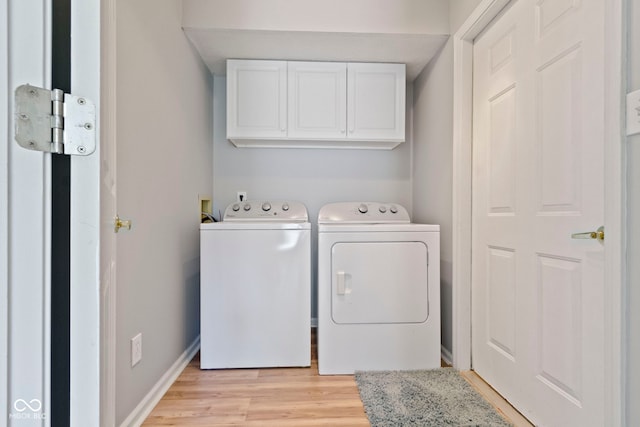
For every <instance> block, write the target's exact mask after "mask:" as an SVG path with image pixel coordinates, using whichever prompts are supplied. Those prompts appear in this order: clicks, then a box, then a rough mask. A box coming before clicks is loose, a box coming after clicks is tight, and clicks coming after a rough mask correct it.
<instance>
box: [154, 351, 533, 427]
mask: <svg viewBox="0 0 640 427" xmlns="http://www.w3.org/2000/svg"><path fill="white" fill-rule="evenodd" d="M314 343H315V339H314ZM317 360H318V359H317V352H316V347H315V345H312V361H311V367H310V368H284V369H280V368H272V369H230V370H200V359H199V355H196V357H194V359H193V360H192V361H191V363H189V365H188V366H187V368H186V369H185V370H184V371H183V372H182V374H181V375H180V376H179V377H178V379H177V380H176V382H175V383H174V384H173V385H172V386H171V388H170V389H169V390H168V391H167V393H166V394H165V395H164V397H163V398H162V400H161V401H160V402H159V403H158V405H156V407H155V408H154V410H153V411H152V412H151V414H150V415H149V417H148V418H147V420H146V421H145V422H144V424H143V426H167V425H173V426H211V427H215V426H278V427H280V426H282V427H286V426H296V427H297V426H300V427H303V426H368V425H369V422H368V420H367V416H366V415H365V413H364V408H363V406H362V402H361V401H360V396H359V394H358V388H357V386H356V382H355V379H354V377H353V375H331V376H320V375H318V363H317ZM462 374H463V377H464V378H465V379H466V380H467V381H469V382H470V383H471V384H472V385H473V386H474V387H475V388H476V390H478V391H479V392H480V393H481V394H482V395H483V396H484V397H485V399H487V400H488V401H489V402H490V403H491V404H492V405H493V406H494V407H496V409H497V410H498V412H500V413H501V414H502V415H503V416H504V417H505V418H506V419H507V420H509V421H511V422H512V423H513V424H514V425H516V426H518V427H519V426H531V424H529V423H528V422H527V421H526V419H524V418H523V417H522V415H520V414H519V413H518V412H517V411H515V410H514V409H513V408H512V407H511V406H510V405H509V404H508V403H507V402H506V401H505V400H504V399H502V398H501V397H500V396H499V395H498V394H497V393H496V392H495V391H493V389H491V388H490V387H489V386H487V385H486V383H484V382H483V381H482V379H481V378H480V377H478V376H477V375H475V374H474V373H473V372H470V371H469V372H464V373H462Z"/></svg>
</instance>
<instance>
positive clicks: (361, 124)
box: [347, 63, 406, 141]
mask: <svg viewBox="0 0 640 427" xmlns="http://www.w3.org/2000/svg"><path fill="white" fill-rule="evenodd" d="M405 74H406V71H405V66H404V64H360V63H350V64H348V69H347V76H348V81H347V90H348V94H347V123H348V138H350V139H357V140H370V139H388V140H394V141H404V136H405V134H404V126H405V125H404V118H405Z"/></svg>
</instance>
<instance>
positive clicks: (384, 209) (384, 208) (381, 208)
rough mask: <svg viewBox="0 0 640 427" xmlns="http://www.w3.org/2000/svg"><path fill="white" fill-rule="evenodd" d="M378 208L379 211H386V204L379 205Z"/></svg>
mask: <svg viewBox="0 0 640 427" xmlns="http://www.w3.org/2000/svg"><path fill="white" fill-rule="evenodd" d="M378 210H379V211H380V213H385V212H386V211H387V207H386V206H380V208H379V209H378Z"/></svg>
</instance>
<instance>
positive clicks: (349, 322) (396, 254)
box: [318, 202, 441, 375]
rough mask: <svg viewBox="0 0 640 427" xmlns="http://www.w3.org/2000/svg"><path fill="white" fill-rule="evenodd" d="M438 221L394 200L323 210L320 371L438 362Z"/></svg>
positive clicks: (320, 229)
mask: <svg viewBox="0 0 640 427" xmlns="http://www.w3.org/2000/svg"><path fill="white" fill-rule="evenodd" d="M440 348H441V347H440V226H439V225H427V224H412V223H411V222H410V217H409V214H408V212H407V210H406V209H405V208H404V207H402V206H400V205H398V204H393V203H374V202H366V203H359V202H354V203H331V204H328V205H325V206H323V207H322V208H321V209H320V212H319V214H318V370H319V372H320V374H321V375H326V374H352V373H354V371H356V370H358V371H360V370H410V369H434V368H438V367H440Z"/></svg>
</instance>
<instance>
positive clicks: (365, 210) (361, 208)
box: [358, 203, 369, 214]
mask: <svg viewBox="0 0 640 427" xmlns="http://www.w3.org/2000/svg"><path fill="white" fill-rule="evenodd" d="M358 211H359V212H360V213H363V214H364V213H367V212H368V211H369V208H368V207H367V205H365V204H364V203H362V204H361V205H360V206H359V207H358Z"/></svg>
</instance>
